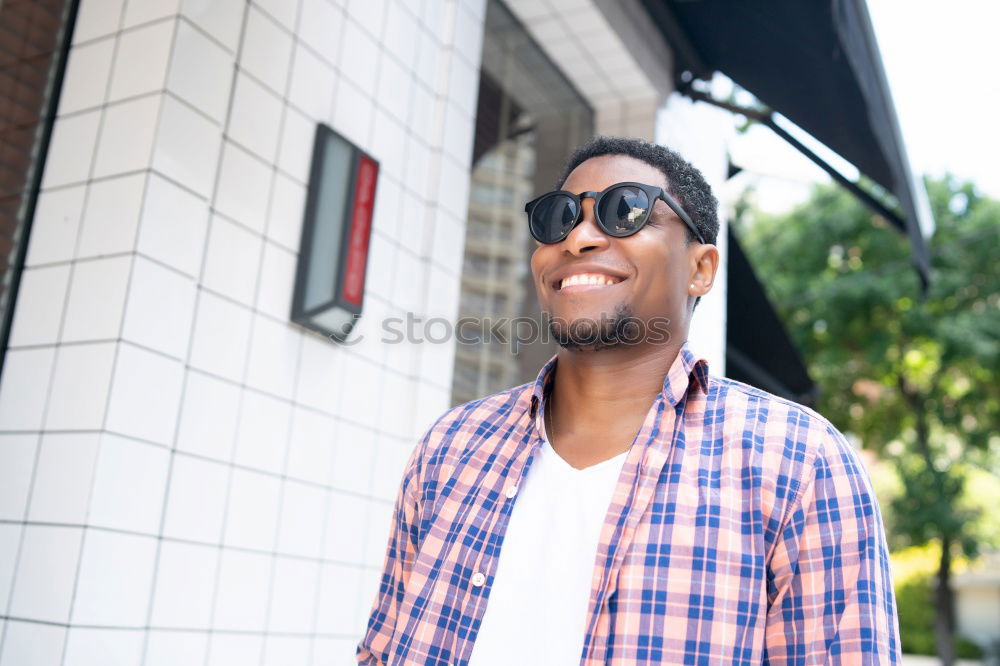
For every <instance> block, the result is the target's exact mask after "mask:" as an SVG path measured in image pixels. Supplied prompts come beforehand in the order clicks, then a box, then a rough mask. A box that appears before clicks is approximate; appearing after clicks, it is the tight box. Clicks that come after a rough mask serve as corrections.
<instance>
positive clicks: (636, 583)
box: [358, 137, 899, 666]
mask: <svg viewBox="0 0 1000 666" xmlns="http://www.w3.org/2000/svg"><path fill="white" fill-rule="evenodd" d="M716 208H717V203H716V200H715V198H714V197H713V196H712V193H711V190H710V188H709V186H708V184H707V183H706V182H705V180H704V178H703V177H702V175H701V173H699V172H698V170H697V169H695V168H694V167H693V166H691V165H690V164H689V163H687V162H686V161H684V160H683V159H682V158H681V157H680V156H679V155H677V154H676V153H674V152H672V151H670V150H668V149H666V148H663V147H661V146H656V145H653V144H648V143H644V142H641V141H636V140H630V139H614V138H607V137H599V138H597V139H595V140H593V141H592V142H590V143H589V144H587V145H585V146H583V147H582V148H580V149H579V150H578V151H577V152H576V153H575V154H574V155H573V156H572V157H571V158H570V160H569V163H568V166H567V170H566V175H565V177H564V178H563V181H562V182H561V184H560V186H559V189H558V190H557V191H556V192H551V193H548V194H545V195H543V196H541V197H539V198H537V199H535V200H534V201H532V202H529V203H528V204H527V206H526V212H527V214H528V224H529V225H530V229H531V233H532V236H534V238H535V240H536V241H537V247H536V248H535V251H534V254H533V256H532V258H531V269H532V273H533V275H534V281H535V287H536V289H537V291H538V299H539V302H540V304H541V307H542V310H543V311H544V313H545V314H546V316H547V318H548V319H549V320H550V328H551V331H552V333H553V336H554V337H555V339H556V340H557V341H558V342H559V344H560V350H559V352H558V354H557V355H556V356H555V357H554V358H553V359H552V360H550V361H549V362H548V363H547V364H546V365H545V367H543V368H542V370H541V372H540V373H539V375H538V379H537V380H536V381H535V382H533V383H530V384H526V385H524V386H519V387H516V388H513V389H510V390H508V391H504V392H502V393H499V394H496V395H492V396H488V397H486V398H482V399H480V400H476V401H473V402H470V403H467V404H464V405H460V406H458V407H456V408H454V409H452V410H451V411H449V412H447V413H446V414H444V415H443V416H442V417H441V418H440V419H439V420H438V421H437V423H435V424H434V425H433V426H432V427H431V428H430V430H429V431H428V432H427V434H426V435H425V436H424V437H423V439H422V440H421V442H420V443H419V445H418V446H417V447H416V449H415V450H414V452H413V455H412V456H411V457H410V461H409V463H408V465H407V468H406V471H405V474H404V477H403V482H402V487H401V488H400V492H399V496H398V499H397V503H396V508H395V515H394V519H393V523H392V531H391V533H390V537H389V544H388V552H387V554H386V560H385V568H384V572H383V575H382V582H381V587H380V589H379V592H378V596H377V598H376V600H375V605H374V608H373V610H372V614H371V617H370V619H369V623H368V631H367V633H366V635H365V636H364V638H363V639H362V641H361V644H360V646H359V647H358V661H359V662H360V663H365V664H392V665H393V666H396V665H398V664H441V665H445V664H447V665H452V664H461V665H465V664H472V665H473V666H488V665H494V664H497V665H499V664H503V665H504V666H509V665H511V664H518V665H532V664H544V665H546V666H552V665H562V664H566V665H570V664H573V665H576V664H583V665H588V666H589V665H596V664H622V665H625V664H628V665H632V664H755V665H759V664H762V663H772V664H893V663H897V662H898V660H899V641H898V621H897V619H896V612H895V599H894V597H893V592H892V581H891V578H890V574H889V559H888V553H887V548H886V543H885V536H884V531H883V525H882V520H881V516H880V513H879V510H878V506H877V504H876V501H875V496H874V493H873V491H872V487H871V483H870V481H869V479H868V477H867V475H866V473H865V471H864V468H863V467H862V464H861V462H860V460H859V457H858V455H857V454H856V452H855V451H854V449H853V448H852V447H851V445H850V444H849V443H848V442H847V441H846V440H845V438H844V436H843V435H842V434H841V433H840V432H838V431H837V430H836V429H835V428H834V427H833V426H832V425H831V424H830V423H829V422H828V421H827V420H825V419H824V418H823V417H822V416H820V415H819V414H817V413H816V412H814V411H812V410H810V409H808V408H806V407H803V406H801V405H798V404H795V403H793V402H790V401H788V400H785V399H783V398H779V397H777V396H774V395H771V394H769V393H766V392H764V391H761V390H759V389H756V388H752V387H750V386H747V385H745V384H741V383H739V382H736V381H733V380H730V379H726V378H722V377H717V376H715V375H712V374H710V373H709V370H708V364H707V362H706V361H705V360H704V359H703V358H700V357H699V356H697V355H696V354H695V353H694V352H693V351H692V350H691V349H690V348H689V347H688V344H687V335H688V329H689V324H690V321H691V317H692V315H693V314H694V311H695V306H696V304H697V302H698V299H699V298H700V297H701V296H703V295H705V294H707V293H708V292H709V291H710V290H711V288H712V284H713V280H714V278H715V275H716V271H717V269H718V266H719V253H718V250H717V249H716V247H715V246H714V242H715V239H716V235H717V233H718V226H719V225H718V220H717V217H716Z"/></svg>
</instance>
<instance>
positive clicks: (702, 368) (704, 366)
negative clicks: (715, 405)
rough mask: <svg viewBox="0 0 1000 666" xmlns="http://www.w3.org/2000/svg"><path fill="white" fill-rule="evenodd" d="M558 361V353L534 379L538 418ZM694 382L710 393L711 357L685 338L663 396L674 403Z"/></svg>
mask: <svg viewBox="0 0 1000 666" xmlns="http://www.w3.org/2000/svg"><path fill="white" fill-rule="evenodd" d="M557 361H558V355H554V356H553V357H552V358H550V359H549V360H548V362H547V363H546V364H545V365H544V366H542V369H541V371H539V373H538V377H537V378H536V379H535V384H534V386H533V387H532V390H531V410H530V412H531V418H535V415H536V414H537V412H538V406H539V405H540V404H541V402H542V398H543V397H544V396H545V395H546V393H547V392H548V390H549V386H550V384H551V383H552V380H553V378H554V377H555V372H554V371H555V368H556V363H557ZM692 385H693V386H694V387H695V388H696V390H700V391H701V392H702V393H704V394H706V395H707V394H708V359H706V358H705V357H704V356H702V355H700V354H695V353H694V352H693V351H691V346H690V345H689V344H688V342H687V341H686V340H685V341H684V344H683V345H681V348H680V351H679V352H678V353H677V358H675V359H674V362H673V363H672V364H671V366H670V370H668V371H667V376H666V377H664V378H663V397H664V398H666V399H667V401H668V402H669V403H670V405H671V406H675V405H677V403H679V402H680V401H681V398H683V397H684V396H685V395H686V394H687V393H688V392H689V391H690V390H691V388H692Z"/></svg>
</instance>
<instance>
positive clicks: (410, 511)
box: [356, 442, 423, 666]
mask: <svg viewBox="0 0 1000 666" xmlns="http://www.w3.org/2000/svg"><path fill="white" fill-rule="evenodd" d="M422 443H423V442H422ZM422 450H423V447H422V446H417V447H415V448H414V450H413V453H412V454H410V459H409V462H407V464H406V471H405V472H404V474H403V480H402V483H401V484H400V488H399V492H398V493H397V496H396V505H395V508H394V509H393V516H392V523H391V526H390V531H389V543H388V546H387V548H386V554H385V562H384V564H383V567H382V581H381V583H380V584H379V589H378V594H377V596H376V597H375V603H374V605H373V606H372V611H371V615H370V616H369V618H368V628H367V630H366V631H365V635H364V637H363V638H362V639H361V642H360V643H359V644H358V649H357V654H356V658H357V662H358V663H359V664H367V665H370V666H375V665H377V664H382V665H386V664H388V663H389V652H390V648H391V640H392V636H393V634H394V633H395V630H396V617H397V615H398V613H399V606H400V604H401V603H402V602H403V595H404V594H405V590H406V586H407V583H408V582H409V579H410V573H411V571H412V570H413V561H414V559H415V557H416V553H417V549H418V544H419V538H418V528H419V522H418V521H419V518H418V515H419V511H418V509H419V507H418V497H419V493H418V473H419V468H420V461H421V455H422Z"/></svg>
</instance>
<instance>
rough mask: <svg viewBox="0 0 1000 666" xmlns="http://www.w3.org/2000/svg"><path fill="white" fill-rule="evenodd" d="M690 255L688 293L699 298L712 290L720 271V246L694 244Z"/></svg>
mask: <svg viewBox="0 0 1000 666" xmlns="http://www.w3.org/2000/svg"><path fill="white" fill-rule="evenodd" d="M690 257H691V271H690V280H689V282H690V285H689V286H688V295H689V296H692V297H695V298H697V297H699V296H704V295H705V294H707V293H708V292H710V291H712V285H713V284H714V283H715V274H716V273H717V272H718V271H719V248H717V247H715V246H714V245H706V244H702V243H696V244H692V246H691V250H690Z"/></svg>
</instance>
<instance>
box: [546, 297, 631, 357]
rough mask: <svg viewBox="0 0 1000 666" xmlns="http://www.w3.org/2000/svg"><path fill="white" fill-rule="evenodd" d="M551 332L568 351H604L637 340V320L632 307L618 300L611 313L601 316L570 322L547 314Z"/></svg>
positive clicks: (557, 342) (628, 344) (627, 344)
mask: <svg viewBox="0 0 1000 666" xmlns="http://www.w3.org/2000/svg"><path fill="white" fill-rule="evenodd" d="M546 319H547V323H548V327H549V333H550V334H551V335H552V339H553V340H555V342H556V344H558V345H559V346H560V347H562V348H563V349H566V350H569V351H595V352H597V351H603V350H606V349H617V348H620V347H624V346H630V345H634V344H636V341H637V340H636V328H635V327H636V326H637V325H638V324H637V320H636V318H635V316H634V312H633V310H632V307H631V306H630V305H628V304H627V303H619V304H618V305H617V306H615V310H614V312H613V313H612V314H610V315H602V316H601V317H600V319H597V320H595V319H591V318H589V317H580V318H579V319H574V320H573V321H569V322H567V321H566V320H564V319H559V318H556V317H551V316H549V317H546Z"/></svg>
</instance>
